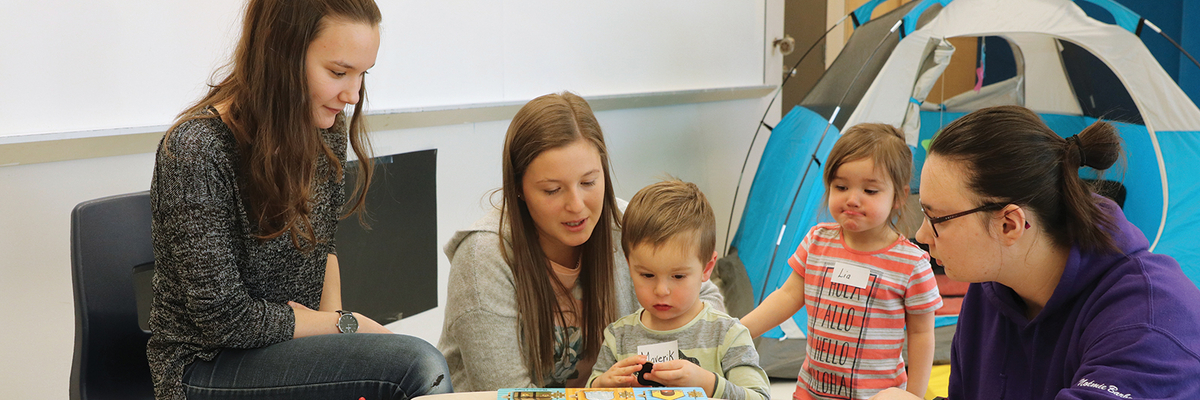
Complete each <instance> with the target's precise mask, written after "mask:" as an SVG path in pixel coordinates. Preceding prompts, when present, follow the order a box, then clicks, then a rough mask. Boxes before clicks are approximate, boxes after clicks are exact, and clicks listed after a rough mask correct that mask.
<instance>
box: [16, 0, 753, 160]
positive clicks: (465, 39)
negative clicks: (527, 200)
mask: <svg viewBox="0 0 1200 400" xmlns="http://www.w3.org/2000/svg"><path fill="white" fill-rule="evenodd" d="M377 2H378V4H379V6H380V10H381V11H382V13H383V23H382V25H381V32H382V39H381V46H380V53H379V57H378V59H377V63H376V66H375V68H374V69H372V70H371V71H370V74H369V75H368V77H367V86H368V110H371V111H372V112H387V111H388V110H398V109H413V108H422V107H441V108H444V107H446V106H454V105H478V104H490V103H502V102H512V101H525V100H528V99H530V98H533V97H536V96H538V95H541V94H545V93H549V92H555V91H561V90H572V91H575V92H577V93H579V94H581V95H584V96H603V95H620V94H638V93H655V92H664V91H679V90H695V89H712V88H727V87H744V86H753V85H762V84H763V83H764V82H765V79H764V73H763V71H764V57H765V56H764V52H765V49H768V47H767V45H766V44H765V39H764V38H765V35H764V24H765V23H764V21H765V19H766V10H765V8H766V6H765V4H764V1H763V0H758V1H746V0H600V1H561V0H560V1H551V0H424V1H408V0H405V1H396V0H377ZM5 3H6V4H5V6H4V8H3V11H2V12H0V37H3V38H5V40H2V41H0V121H4V123H3V124H2V125H0V138H3V137H6V136H7V137H12V136H19V135H29V134H42V133H55V134H58V133H64V132H67V133H70V132H85V131H95V130H108V132H110V133H108V134H112V133H111V132H121V130H122V129H124V130H129V129H130V128H137V127H147V126H161V125H167V124H170V122H171V121H172V120H173V119H174V117H175V115H176V114H178V113H179V112H180V111H181V110H182V109H184V108H185V107H186V106H187V105H189V104H190V103H192V102H194V101H196V100H197V99H198V98H199V97H200V96H201V95H203V94H204V92H205V91H206V90H207V87H206V84H207V83H208V82H209V81H210V77H211V76H212V75H213V72H214V71H215V70H216V69H217V68H218V67H220V66H221V65H223V64H224V63H225V62H226V61H227V60H228V57H229V55H230V53H231V52H232V46H233V44H234V42H235V40H236V38H237V36H238V34H239V33H240V29H241V28H240V22H241V21H240V19H241V14H242V9H243V7H244V2H243V1H240V0H208V1H181V0H92V1H76V0H72V1H67V0H37V1H19V0H6V1H5Z"/></svg>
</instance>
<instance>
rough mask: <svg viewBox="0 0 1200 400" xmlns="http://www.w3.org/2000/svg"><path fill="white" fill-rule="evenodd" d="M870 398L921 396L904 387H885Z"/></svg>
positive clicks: (896, 399)
mask: <svg viewBox="0 0 1200 400" xmlns="http://www.w3.org/2000/svg"><path fill="white" fill-rule="evenodd" d="M871 400H921V398H920V397H917V395H915V394H912V393H909V392H908V391H906V390H904V389H900V388H887V389H884V391H882V392H879V393H876V394H875V395H874V396H871Z"/></svg>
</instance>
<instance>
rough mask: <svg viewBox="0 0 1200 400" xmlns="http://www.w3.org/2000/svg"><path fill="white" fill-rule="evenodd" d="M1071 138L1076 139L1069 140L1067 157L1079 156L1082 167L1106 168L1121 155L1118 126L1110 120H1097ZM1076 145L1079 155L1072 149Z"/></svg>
mask: <svg viewBox="0 0 1200 400" xmlns="http://www.w3.org/2000/svg"><path fill="white" fill-rule="evenodd" d="M1071 138H1073V139H1075V140H1067V144H1066V145H1067V150H1068V152H1067V158H1068V159H1071V158H1072V157H1078V161H1077V162H1078V163H1079V166H1080V167H1092V168H1095V169H1097V170H1105V169H1108V168H1109V167H1112V165H1113V164H1114V163H1116V162H1117V158H1118V157H1120V155H1121V137H1120V136H1119V135H1118V134H1117V128H1115V127H1113V125H1112V124H1110V123H1108V122H1104V121H1096V122H1095V123H1093V124H1091V125H1089V126H1088V127H1087V128H1083V131H1082V132H1079V134H1078V135H1075V136H1072V137H1071ZM1072 142H1074V143H1072ZM1075 146H1078V153H1077V154H1078V155H1076V152H1075V151H1072V150H1073V149H1072V147H1075Z"/></svg>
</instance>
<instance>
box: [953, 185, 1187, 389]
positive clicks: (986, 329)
mask: <svg viewBox="0 0 1200 400" xmlns="http://www.w3.org/2000/svg"><path fill="white" fill-rule="evenodd" d="M1101 207H1102V209H1103V210H1104V211H1106V212H1108V213H1109V214H1110V215H1113V216H1114V218H1115V219H1116V221H1117V226H1118V227H1119V228H1120V232H1118V233H1116V234H1115V235H1114V237H1113V239H1114V241H1115V242H1116V244H1117V246H1118V247H1119V248H1121V249H1122V250H1123V251H1124V253H1125V254H1124V255H1116V254H1112V253H1109V254H1093V253H1081V252H1080V249H1079V248H1078V247H1072V248H1071V255H1070V257H1069V258H1068V259H1067V266H1066V270H1064V271H1063V275H1062V279H1061V280H1060V281H1059V283H1058V287H1057V288H1055V289H1054V294H1053V295H1051V297H1050V300H1049V301H1048V302H1047V303H1046V307H1045V309H1043V310H1042V311H1041V312H1040V313H1039V314H1038V315H1037V316H1036V317H1035V318H1034V319H1033V320H1029V319H1028V318H1025V305H1024V302H1022V301H1021V300H1020V298H1019V297H1018V296H1017V295H1016V293H1015V292H1013V290H1012V289H1009V288H1008V287H1007V286H1004V285H1001V284H999V283H995V282H984V283H975V284H972V285H971V288H970V290H968V292H967V296H966V298H965V299H964V300H963V305H962V312H961V314H960V317H959V323H958V331H957V332H956V333H955V335H954V345H953V347H952V348H951V356H950V359H951V361H950V362H951V372H950V396H949V397H950V398H951V399H954V400H976V399H1014V400H1017V399H1019V400H1026V399H1200V290H1197V288H1196V286H1195V285H1194V284H1193V283H1192V281H1191V280H1189V279H1188V278H1187V276H1185V275H1184V274H1183V271H1181V270H1180V269H1179V264H1178V263H1177V262H1175V260H1174V259H1172V258H1171V257H1169V256H1166V255H1161V254H1153V253H1150V252H1148V251H1147V249H1148V248H1149V243H1148V242H1147V241H1146V237H1145V236H1144V235H1143V234H1142V232H1141V231H1140V230H1138V229H1137V227H1134V226H1133V224H1130V223H1129V221H1128V220H1126V219H1125V214H1124V213H1122V212H1121V210H1120V209H1119V208H1118V207H1117V206H1116V204H1114V203H1112V202H1105V203H1102V204H1101Z"/></svg>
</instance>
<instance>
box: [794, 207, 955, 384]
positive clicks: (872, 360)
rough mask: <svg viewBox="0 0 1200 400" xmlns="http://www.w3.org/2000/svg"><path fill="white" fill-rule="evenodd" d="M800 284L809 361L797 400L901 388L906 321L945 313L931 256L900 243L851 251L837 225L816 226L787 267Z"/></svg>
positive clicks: (901, 237) (900, 240) (905, 377)
mask: <svg viewBox="0 0 1200 400" xmlns="http://www.w3.org/2000/svg"><path fill="white" fill-rule="evenodd" d="M788 264H789V265H791V266H792V269H793V270H794V271H795V272H796V273H798V274H802V276H803V277H804V304H805V306H807V307H806V309H807V310H808V348H807V350H808V351H807V354H808V357H807V358H806V359H805V360H804V365H803V366H802V367H801V368H800V376H799V378H798V379H797V380H798V382H797V383H796V392H795V394H794V395H793V397H795V398H796V399H810V398H811V399H866V398H870V397H871V396H872V395H874V394H876V393H878V392H880V391H882V390H883V389H887V388H889V387H904V385H905V384H906V383H907V382H908V375H907V374H906V373H905V372H904V361H903V360H902V359H901V358H900V352H901V348H902V347H903V344H904V338H905V329H904V321H905V316H906V315H907V314H924V313H930V312H933V311H934V310H937V309H938V308H940V307H941V306H942V298H941V296H940V295H939V294H938V288H937V282H936V281H935V280H934V278H933V270H932V269H931V268H930V266H929V254H928V253H925V252H924V251H922V250H921V249H920V248H918V247H917V246H915V245H913V244H912V243H910V242H909V241H908V240H907V239H905V238H904V235H899V237H898V238H897V239H896V242H895V243H892V245H891V246H888V247H886V248H884V249H881V250H878V251H874V252H869V253H868V252H861V251H857V250H854V249H850V248H848V247H847V246H846V242H845V241H844V240H843V238H842V235H841V226H839V225H838V224H835V223H824V224H818V225H817V226H815V227H813V228H812V230H810V231H809V232H808V235H807V236H805V237H804V240H803V241H801V242H800V247H799V248H797V249H796V254H794V255H793V256H792V258H791V259H789V260H788Z"/></svg>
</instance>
